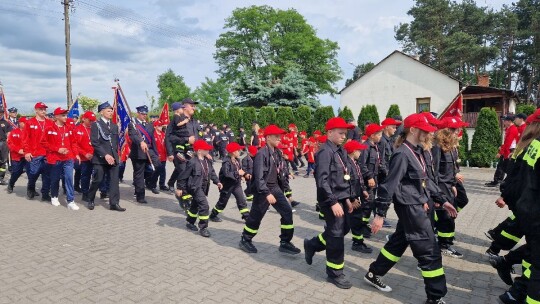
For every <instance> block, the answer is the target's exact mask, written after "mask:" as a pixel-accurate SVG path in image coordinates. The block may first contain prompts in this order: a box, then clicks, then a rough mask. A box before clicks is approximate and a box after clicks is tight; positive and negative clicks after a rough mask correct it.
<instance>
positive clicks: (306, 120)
mask: <svg viewBox="0 0 540 304" xmlns="http://www.w3.org/2000/svg"><path fill="white" fill-rule="evenodd" d="M294 116H295V117H296V119H295V121H296V126H297V127H298V130H299V131H307V132H308V133H309V134H311V132H313V111H312V110H311V108H310V107H308V106H299V107H298V108H297V109H296V111H295V113H294Z"/></svg>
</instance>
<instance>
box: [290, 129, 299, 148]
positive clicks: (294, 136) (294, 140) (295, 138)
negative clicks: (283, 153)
mask: <svg viewBox="0 0 540 304" xmlns="http://www.w3.org/2000/svg"><path fill="white" fill-rule="evenodd" d="M289 139H290V140H291V142H292V146H293V148H298V133H296V131H291V132H290V133H289Z"/></svg>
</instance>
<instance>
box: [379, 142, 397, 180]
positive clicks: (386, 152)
mask: <svg viewBox="0 0 540 304" xmlns="http://www.w3.org/2000/svg"><path fill="white" fill-rule="evenodd" d="M377 146H378V147H379V152H380V153H381V159H382V160H383V162H384V163H385V164H389V163H390V157H391V156H392V154H393V153H394V144H393V142H392V140H391V139H390V137H388V136H386V134H384V132H383V134H382V137H381V141H380V142H379V143H377ZM386 169H387V168H385V170H380V172H379V175H378V182H379V183H382V182H384V179H385V178H386V174H387V173H388V172H386V171H387V170H386Z"/></svg>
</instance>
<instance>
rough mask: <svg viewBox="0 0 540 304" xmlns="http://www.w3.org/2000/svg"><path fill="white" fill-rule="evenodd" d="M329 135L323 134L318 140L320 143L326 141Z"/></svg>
mask: <svg viewBox="0 0 540 304" xmlns="http://www.w3.org/2000/svg"><path fill="white" fill-rule="evenodd" d="M327 139H328V137H327V136H326V135H321V136H319V138H317V140H319V142H320V143H325V142H326V140H327Z"/></svg>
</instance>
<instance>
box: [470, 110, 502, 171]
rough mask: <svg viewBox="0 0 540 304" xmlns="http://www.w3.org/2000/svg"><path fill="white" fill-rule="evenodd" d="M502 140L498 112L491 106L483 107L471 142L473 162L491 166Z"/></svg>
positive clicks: (476, 164)
mask: <svg viewBox="0 0 540 304" xmlns="http://www.w3.org/2000/svg"><path fill="white" fill-rule="evenodd" d="M501 140H502V139H501V129H500V127H499V118H498V117H497V113H496V112H495V110H492V109H490V108H482V109H481V110H480V114H479V115H478V121H477V123H476V129H475V132H474V136H473V139H472V144H471V152H470V161H471V164H472V165H473V166H477V167H489V166H491V164H492V162H493V161H494V160H495V155H497V151H498V148H499V146H500V145H501Z"/></svg>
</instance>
